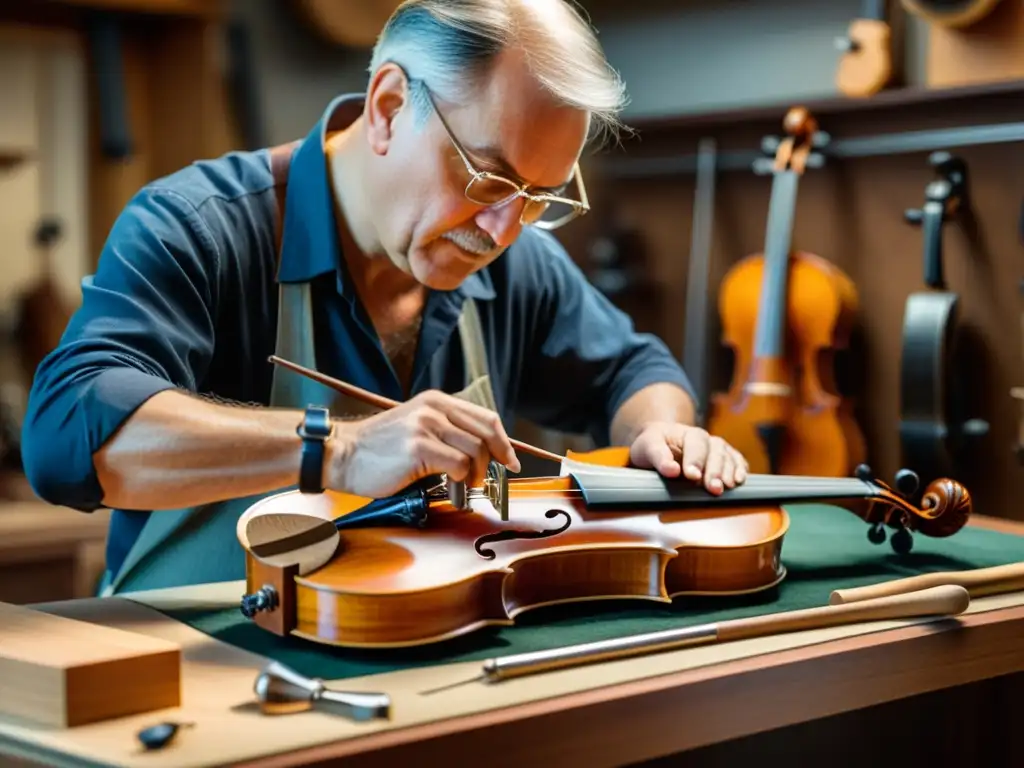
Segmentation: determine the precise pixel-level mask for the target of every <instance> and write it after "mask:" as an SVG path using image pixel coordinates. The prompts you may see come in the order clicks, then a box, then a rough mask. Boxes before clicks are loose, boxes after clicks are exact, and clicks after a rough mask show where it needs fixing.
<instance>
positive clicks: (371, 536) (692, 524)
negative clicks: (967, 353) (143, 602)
mask: <svg viewBox="0 0 1024 768" xmlns="http://www.w3.org/2000/svg"><path fill="white" fill-rule="evenodd" d="M281 363H282V364H285V365H286V366H287V367H289V368H291V369H292V370H295V371H296V372H299V373H301V374H303V375H309V376H312V377H314V378H316V380H317V381H320V382H322V383H325V384H327V385H328V386H333V387H335V388H337V389H339V390H341V391H345V392H347V393H348V394H351V395H353V396H356V397H361V396H364V395H366V394H367V393H365V392H363V391H362V390H359V389H358V388H355V387H352V386H351V385H348V384H345V383H344V382H340V381H338V380H336V379H332V378H330V377H327V376H325V375H323V374H320V373H318V372H315V371H311V370H310V369H305V368H303V367H301V366H298V365H295V364H293V363H288V362H287V361H281ZM370 397H372V398H373V400H372V402H374V404H376V405H380V406H382V407H388V406H389V405H390V406H392V407H393V406H394V405H395V403H394V402H393V401H386V400H385V399H384V398H380V397H379V396H376V395H370ZM516 447H517V448H518V449H519V450H523V449H524V448H525V449H527V450H529V451H539V450H540V449H534V448H532V447H531V446H528V445H524V444H521V443H516ZM541 453H544V454H546V452H541ZM545 457H546V458H547V456H545ZM556 458H560V459H561V473H560V474H559V475H558V476H557V477H538V478H526V477H524V478H513V479H509V478H508V476H507V474H506V473H505V470H504V467H502V466H501V465H499V464H496V463H494V462H492V463H491V465H490V470H489V472H488V477H487V479H486V481H485V482H484V483H483V484H482V485H481V486H480V487H466V485H465V484H464V483H453V482H450V481H448V480H447V479H446V478H444V477H439V478H428V479H427V480H425V481H424V482H422V483H417V484H415V485H414V486H413V487H411V488H409V489H407V490H406V491H404V492H402V493H400V494H398V495H396V496H394V497H391V498H386V499H366V498H361V497H357V496H352V495H349V494H345V493H338V492H334V491H325V492H324V493H317V494H303V493H301V492H299V491H286V492H283V493H280V494H277V495H275V496H271V497H268V498H265V499H262V500H260V501H258V502H256V503H255V504H253V505H252V506H251V507H250V508H249V509H248V510H246V512H244V513H243V514H242V516H241V517H240V518H239V520H238V524H237V528H236V535H237V538H238V541H239V543H240V544H241V545H242V547H243V548H244V550H245V554H246V590H247V592H246V594H245V595H244V596H242V598H241V602H240V610H241V611H242V613H243V614H244V615H245V616H247V617H248V618H250V619H252V620H253V621H254V622H255V623H256V624H257V625H258V626H260V627H262V628H264V629H266V630H267V631H269V632H272V633H274V634H277V635H281V636H288V635H290V636H295V637H300V638H304V639H307V640H311V641H314V642H318V643H325V644H330V645H338V646H346V647H364V648H371V647H375V648H385V647H403V646H416V645H425V644H429V643H434V642H439V641H442V640H445V639H448V638H452V637H457V636H460V635H464V634H467V633H470V632H474V631H477V630H479V629H482V628H484V627H486V626H488V625H510V624H513V623H514V621H515V618H516V616H518V615H520V614H521V613H523V612H524V611H527V610H529V609H531V608H535V607H539V606H544V605H553V604H559V603H568V602H573V601H579V600H600V599H608V600H611V599H616V600H619V599H636V600H647V601H655V602H662V603H667V602H669V601H671V600H672V598H673V597H675V596H677V595H684V594H702V595H736V594H744V593H750V592H757V591H760V590H765V589H769V588H771V587H773V586H774V585H776V584H778V583H779V582H781V581H782V580H783V579H784V578H785V577H786V567H785V565H784V563H783V561H782V557H781V552H782V544H783V540H784V538H785V535H786V532H787V530H788V528H789V524H790V518H789V513H788V512H787V511H786V509H785V508H784V505H787V504H796V503H800V502H814V501H816V502H823V503H827V504H830V505H834V506H835V507H836V508H837V509H839V508H845V509H847V510H849V511H851V512H853V513H854V514H856V515H858V516H859V517H861V518H862V519H863V520H864V521H865V522H866V523H867V524H868V526H869V527H868V539H869V541H870V542H872V543H874V544H880V543H882V542H883V541H885V539H886V530H885V529H886V528H887V527H888V528H890V529H892V531H893V533H892V536H891V537H890V543H891V546H892V548H893V549H894V550H895V551H896V552H897V553H898V554H902V553H906V552H908V551H909V550H910V548H911V546H912V543H913V539H912V533H911V531H917V532H920V533H921V534H923V535H925V536H950V535H953V534H955V533H956V532H957V531H958V530H960V529H961V528H962V526H963V525H964V524H965V523H966V522H967V519H968V517H969V515H970V513H971V497H970V494H969V493H968V492H967V489H965V488H964V487H963V486H962V485H960V484H959V483H957V482H955V481H953V480H946V479H943V480H940V481H936V482H933V483H931V484H930V485H929V486H928V487H927V488H925V490H924V493H923V495H922V496H921V498H920V499H919V500H918V501H914V500H913V497H914V495H915V494H916V493H917V479H916V478H915V477H914V475H913V473H912V472H907V471H902V472H900V473H898V474H897V477H896V482H895V484H894V487H889V486H888V485H886V484H885V483H883V482H881V481H879V480H878V479H876V478H874V477H872V475H871V471H870V469H868V468H867V467H861V468H860V469H859V471H858V472H857V475H856V476H855V477H844V478H821V477H806V476H804V477H792V476H777V475H758V474H755V475H751V476H749V477H748V479H747V481H746V482H745V483H744V484H743V485H741V486H738V487H736V488H733V489H729V490H727V491H725V492H724V493H722V494H720V495H718V496H713V495H711V494H709V493H708V492H707V491H706V490H704V489H703V488H702V487H700V486H699V485H696V484H695V483H693V482H691V481H688V480H686V479H667V478H664V477H662V476H661V475H660V474H659V473H657V472H655V471H653V470H645V469H637V468H634V467H630V466H629V449H628V448H620V447H612V448H604V449H598V450H594V451H588V452H585V453H578V454H577V453H573V452H571V451H570V452H568V454H567V455H566V456H565V457H556Z"/></svg>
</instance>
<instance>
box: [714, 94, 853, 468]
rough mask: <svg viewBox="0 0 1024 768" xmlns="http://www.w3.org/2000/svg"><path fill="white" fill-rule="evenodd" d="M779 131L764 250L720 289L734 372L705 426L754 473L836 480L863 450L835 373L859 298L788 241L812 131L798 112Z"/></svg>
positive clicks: (843, 279)
mask: <svg viewBox="0 0 1024 768" xmlns="http://www.w3.org/2000/svg"><path fill="white" fill-rule="evenodd" d="M785 128H786V131H787V132H788V133H789V136H787V137H786V138H785V139H783V140H782V141H781V142H780V144H779V147H778V150H777V152H776V155H775V160H774V164H773V174H774V175H773V180H772V193H771V202H770V203H769V207H768V225H767V231H766V234H765V246H764V250H763V252H762V253H758V254H754V255H752V256H748V257H747V258H745V259H743V260H742V261H740V262H739V263H738V264H736V265H735V266H734V267H733V268H732V269H731V270H730V271H729V273H728V274H727V275H726V277H725V279H724V280H723V281H722V286H721V288H720V291H719V312H720V315H721V325H722V337H723V338H722V343H723V345H724V346H726V347H727V348H729V349H730V350H731V351H732V353H733V359H734V369H733V376H732V381H731V383H730V386H729V390H728V391H727V392H726V393H724V394H716V395H713V396H712V398H711V407H710V409H709V415H708V420H707V430H708V432H710V433H711V434H713V435H716V436H719V437H722V438H723V439H725V440H726V441H728V442H729V443H730V444H731V445H733V446H734V447H735V448H736V449H737V450H738V451H739V452H740V453H742V454H743V456H744V457H745V458H746V459H747V461H748V462H749V464H750V471H751V472H755V473H759V474H760V473H768V474H783V475H815V476H819V477H842V476H844V475H849V474H850V473H852V472H853V470H854V468H855V467H856V466H858V465H859V464H861V463H862V462H863V461H864V459H865V457H866V453H867V448H866V445H865V440H864V436H863V433H862V432H861V430H860V427H859V425H858V424H857V422H856V420H855V418H854V414H853V405H852V403H851V402H849V401H848V400H844V398H842V397H841V396H840V394H839V392H838V389H837V387H836V383H835V380H834V379H835V377H834V374H833V360H834V355H835V352H836V351H837V350H839V349H841V348H843V347H846V346H847V345H848V343H849V337H850V332H851V330H852V328H853V324H854V321H855V318H856V315H857V311H858V296H857V291H856V288H855V287H854V284H853V282H852V281H851V280H850V278H849V277H847V276H846V275H845V274H844V273H843V272H842V271H841V270H840V269H839V268H838V267H837V266H835V265H834V264H831V263H829V262H828V261H826V260H825V259H823V258H821V257H820V256H817V255H815V254H812V253H807V252H804V251H799V250H795V249H793V248H792V247H791V240H792V222H793V218H794V215H795V212H796V200H797V191H798V187H799V182H800V178H801V177H802V175H803V173H804V170H805V168H806V166H807V165H808V162H809V160H810V159H811V158H812V154H811V146H812V143H813V140H814V136H815V135H816V132H817V131H816V123H815V121H814V119H813V118H812V117H811V116H810V115H809V114H808V113H807V111H806V110H805V109H802V108H797V109H792V110H790V112H789V113H787V115H786V120H785Z"/></svg>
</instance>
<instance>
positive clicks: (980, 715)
mask: <svg viewBox="0 0 1024 768" xmlns="http://www.w3.org/2000/svg"><path fill="white" fill-rule="evenodd" d="M972 525H973V526H974V527H978V526H981V527H990V528H997V529H999V530H1002V531H1005V532H1008V533H1014V534H1018V535H1020V534H1024V524H1018V523H1008V522H1004V521H997V520H992V519H987V520H986V519H983V518H977V519H975V520H974V522H973V523H972ZM1022 541H1024V540H1022ZM243 590H244V587H243V585H242V584H241V583H228V584H213V585H202V586H198V587H187V588H179V589H172V590H160V591H154V592H148V593H135V594H132V595H129V596H127V597H124V596H122V597H116V598H106V599H89V600H75V601H66V602H60V603H51V604H48V605H44V606H38V607H39V608H40V609H41V610H45V611H47V612H51V613H55V614H60V615H64V616H69V617H75V618H79V619H84V620H86V621H91V622H95V623H101V624H107V625H112V626H118V627H123V628H127V629H131V630H133V631H136V632H142V633H144V634H147V635H152V636H157V637H162V638H167V639H171V640H174V641H177V642H179V643H180V644H181V645H182V646H183V648H184V662H183V681H184V685H183V705H182V707H181V708H180V710H175V711H163V712H154V713H150V714H147V715H141V716H133V717H127V718H123V719H120V720H115V721H109V722H105V723H99V724H96V725H90V726H84V727H79V728H75V729H72V730H69V731H46V730H43V729H39V728H33V727H31V726H28V725H26V724H16V723H13V722H10V721H3V720H0V755H2V754H6V755H9V756H16V757H18V758H20V759H24V760H28V759H31V760H35V761H38V762H40V763H44V764H47V765H76V766H77V765H111V766H150V767H152V768H160V767H161V766H168V767H170V766H173V767H174V768H188V767H189V766H210V765H228V764H230V765H248V766H261V767H263V768H269V767H270V766H293V765H321V764H325V763H327V762H328V761H330V760H333V759H337V758H346V759H345V760H344V761H343V763H342V764H344V765H358V766H378V765H413V764H415V765H469V764H476V763H479V762H484V763H486V764H487V765H488V766H489V767H493V766H520V767H522V766H534V765H536V766H546V765H558V766H560V767H563V766H575V765H586V766H592V767H593V768H597V767H598V766H613V765H615V766H618V765H629V764H635V763H639V762H642V761H650V760H654V759H656V758H660V757H663V756H666V755H673V754H677V753H680V752H684V751H687V750H696V751H693V752H691V753H690V755H689V756H688V757H689V758H690V759H688V760H687V761H686V762H685V763H681V762H673V763H671V764H672V765H679V764H685V765H701V766H704V765H708V766H710V765H733V764H735V761H737V760H739V759H747V758H753V757H756V756H757V755H766V756H770V757H772V758H776V759H779V760H786V761H787V764H789V765H821V764H824V763H823V762H822V761H823V760H827V761H828V765H829V766H830V768H836V767H838V766H845V765H856V764H860V765H863V764H864V762H863V761H864V760H865V759H877V758H878V757H879V756H881V755H886V756H888V757H889V758H893V759H894V760H895V759H901V758H902V759H909V760H911V762H910V763H905V764H915V765H923V764H928V765H932V766H935V765H943V764H952V763H951V762H950V761H952V760H954V758H955V759H956V760H957V761H958V762H957V763H956V764H958V765H986V766H987V767H988V766H999V765H1017V764H1020V761H1021V757H1022V753H1021V752H1020V749H1021V748H1020V746H1019V741H1017V742H1015V741H1013V740H1011V739H1010V738H1009V737H1010V734H1011V732H1012V728H1013V726H1015V725H1016V720H1019V716H1020V714H1022V708H1024V705H1022V703H1021V702H1022V700H1024V697H1022V696H1020V695H1019V694H1020V692H1022V691H1024V686H1022V685H1021V682H1020V678H1021V675H1020V674H1019V673H1020V672H1021V671H1022V670H1024V642H1022V638H1024V593H1012V594H1007V595H997V596H991V597H986V598H978V599H975V600H974V601H972V604H971V607H970V609H969V611H968V613H966V614H964V615H962V616H960V617H958V618H957V619H955V620H954V619H947V620H935V621H932V620H907V621H885V622H874V623H872V624H869V625H867V624H866V625H859V626H853V627H843V628H833V629H827V630H817V631H805V632H798V633H793V634H789V635H784V636H776V637H769V638H762V639H756V640H747V641H740V642H733V643H729V644H722V645H718V646H706V647H698V648H690V649H685V650H679V651H673V652H667V653H661V654H657V655H651V656H646V657H642V658H638V659H631V660H621V661H616V662H610V663H605V664H601V665H597V666H591V667H582V668H577V669H570V670H563V671H559V672H553V673H548V674H544V675H537V676H532V677H527V678H523V679H520V680H513V681H507V682H504V683H500V684H495V685H484V684H481V683H470V684H466V685H462V686H457V687H454V688H451V689H449V690H446V691H443V692H441V693H435V694H433V695H423V693H422V692H423V691H425V690H428V689H433V688H437V687H439V686H443V685H445V684H448V683H452V682H457V681H461V680H467V679H469V678H472V677H473V676H475V675H476V674H477V672H478V671H479V669H480V663H479V662H455V663H445V664H436V665H427V666H420V667H418V668H413V669H401V670H397V671H389V672H386V673H382V674H373V675H365V676H361V677H349V678H347V679H345V680H343V681H339V682H337V683H335V685H338V686H341V687H343V688H345V689H348V690H362V691H382V692H386V693H388V694H389V695H390V696H391V699H392V702H393V715H392V718H391V720H390V721H374V722H370V723H354V722H350V721H348V720H345V719H341V718H338V717H332V716H329V715H326V714H323V713H308V712H307V713H302V714H297V715H288V716H278V717H273V716H265V715H261V714H260V713H259V711H258V709H257V708H256V706H255V703H254V698H253V682H254V679H255V677H256V675H257V674H258V672H259V670H260V669H261V668H262V666H263V665H264V664H265V663H266V662H267V661H268V658H267V657H266V656H262V655H260V654H256V653H252V652H250V651H246V650H242V649H241V648H239V647H237V646H236V645H233V644H229V642H227V640H229V637H227V636H226V635H224V634H223V633H222V634H221V639H217V638H214V637H213V636H211V635H210V634H205V633H203V632H200V631H197V630H196V629H194V628H193V627H191V626H188V625H186V624H184V623H182V622H179V621H175V620H173V619H171V618H169V617H168V615H167V612H168V611H173V610H175V609H176V608H177V609H180V608H181V607H183V606H188V607H190V608H192V609H195V610H197V611H199V610H202V609H210V610H216V609H222V608H224V607H225V606H233V605H237V603H238V598H239V596H240V595H241V594H242V592H243ZM1011 694H1012V695H1011ZM997 696H1003V697H1005V698H1002V699H1000V700H998V701H995V700H994V699H993V697H997ZM993 701H995V703H994V704H993V703H992V702H993ZM993 713H994V714H993ZM163 720H179V721H189V722H192V723H194V724H195V725H194V727H193V728H190V729H188V730H185V731H182V732H181V734H180V735H179V737H178V739H177V740H176V741H175V742H174V743H173V744H172V745H171V746H169V747H168V748H166V749H165V750H163V751H162V752H158V753H150V754H143V753H141V750H140V749H139V747H138V744H137V742H136V740H135V734H136V732H137V731H138V730H139V729H140V728H143V727H145V726H147V725H152V724H154V723H157V722H160V721H163ZM758 734H760V735H758ZM736 740H739V741H736ZM766 745H767V746H766ZM1015 749H1016V750H1017V753H1016V755H1014V754H1013V751H1014V750H1015ZM986 750H989V751H986ZM991 750H998V751H1002V752H1006V751H1007V750H1009V753H1008V754H1007V756H1006V757H1005V760H1006V762H1003V759H1004V758H1002V757H997V756H995V752H993V751H991ZM744 755H745V756H744ZM798 755H802V759H800V758H798V757H797V756H798ZM1014 761H1016V762H1014ZM894 764H895V763H894Z"/></svg>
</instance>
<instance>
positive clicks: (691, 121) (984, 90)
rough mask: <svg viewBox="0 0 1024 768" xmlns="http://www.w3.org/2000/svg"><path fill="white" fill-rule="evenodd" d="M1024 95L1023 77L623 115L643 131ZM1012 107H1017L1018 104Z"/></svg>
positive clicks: (1010, 99) (1008, 101)
mask: <svg viewBox="0 0 1024 768" xmlns="http://www.w3.org/2000/svg"><path fill="white" fill-rule="evenodd" d="M1021 96H1024V80H1006V81H1001V82H996V83H986V84H985V85H969V86H962V87H957V88H920V87H908V88H894V89H892V90H889V91H882V92H881V93H878V94H876V95H875V96H872V97H870V98H866V99H852V98H846V97H834V98H826V99H811V100H807V101H800V100H794V101H790V102H785V103H776V104H764V105H759V106H755V107H739V108H736V109H723V110H712V111H709V112H695V113H692V114H680V115H665V116H644V115H638V116H637V117H628V116H627V117H625V118H624V120H625V122H626V123H627V125H629V126H630V127H631V128H634V129H637V130H639V131H641V132H642V133H661V132H671V131H676V130H688V129H691V128H692V129H696V128H703V129H705V130H706V129H708V128H713V127H715V126H728V125H732V124H737V123H758V122H765V121H769V122H781V120H782V117H783V116H784V115H785V114H786V111H787V110H789V109H790V108H791V107H794V106H798V105H799V106H804V107H807V109H809V110H810V111H811V113H812V114H814V115H816V116H819V117H820V116H835V115H840V114H843V113H864V112H871V111H885V112H890V113H895V112H907V111H908V110H913V109H914V108H916V107H921V106H931V105H934V106H941V105H943V104H949V105H950V106H951V107H952V106H954V105H957V107H956V108H957V109H958V110H959V109H961V108H962V105H960V104H959V103H961V102H967V101H970V102H980V101H985V102H990V103H992V104H995V103H998V102H1004V103H1006V104H1007V105H1010V104H1011V103H1013V102H1014V101H1015V100H1016V99H1019V98H1020V97H1021ZM1015 107H1017V108H1019V104H1016V105H1015Z"/></svg>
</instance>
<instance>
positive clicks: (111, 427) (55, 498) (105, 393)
mask: <svg viewBox="0 0 1024 768" xmlns="http://www.w3.org/2000/svg"><path fill="white" fill-rule="evenodd" d="M216 257H217V253H216V247H215V245H214V243H213V239H212V236H211V235H210V233H209V230H208V229H207V228H206V226H205V224H204V223H203V221H202V220H201V219H200V217H199V215H198V213H197V212H196V210H195V208H193V207H192V205H191V204H190V203H189V202H188V201H187V200H186V199H185V198H184V197H182V196H181V195H179V194H177V193H174V192H171V191H167V190H160V189H154V188H150V189H145V190H143V191H142V192H140V193H139V194H138V195H136V197H135V198H133V199H132V201H131V202H130V203H129V204H128V205H127V206H126V208H125V210H124V211H123V212H122V213H121V215H120V216H119V217H118V219H117V221H116V222H115V224H114V226H113V228H112V229H111V232H110V235H109V237H108V239H107V242H106V244H105V246H104V248H103V252H102V253H101V255H100V259H99V263H98V266H97V270H96V274H95V275H93V277H92V279H91V280H87V281H85V282H84V283H83V286H82V303H81V306H80V307H79V309H78V310H77V311H76V312H75V314H74V315H73V317H72V319H71V321H70V323H69V324H68V327H67V329H66V331H65V333H64V335H63V337H62V339H61V341H60V344H59V345H58V347H57V348H56V349H54V350H53V351H52V352H51V353H50V354H49V355H47V357H46V358H45V359H44V360H43V361H42V363H41V364H40V366H39V368H38V370H37V371H36V374H35V378H34V380H33V384H32V388H31V391H30V393H29V400H28V408H27V412H26V414H25V420H24V426H23V430H22V461H23V464H24V468H25V474H26V476H27V478H28V481H29V483H30V484H31V486H32V489H33V490H34V491H35V493H36V494H37V495H38V496H40V497H41V498H42V499H44V500H46V501H49V502H51V503H53V504H60V505H64V506H68V507H72V508H75V509H79V510H82V511H92V510H94V509H97V508H99V507H101V506H102V500H103V489H102V488H101V487H100V483H99V480H98V478H97V475H96V471H95V468H94V465H93V454H94V453H95V452H96V451H97V450H98V449H99V448H101V447H102V446H103V445H104V444H105V443H106V442H107V440H108V439H109V438H110V437H111V436H112V435H113V434H114V433H115V432H116V431H117V430H118V429H119V428H120V427H121V425H122V424H123V423H124V422H125V420H126V419H127V418H128V417H129V416H131V415H132V413H134V412H135V410H136V409H137V408H138V407H139V406H140V405H142V404H143V403H144V402H145V401H146V400H148V399H149V398H150V397H152V396H153V395H155V394H156V393H158V392H161V391H163V390H166V389H171V388H182V389H195V386H196V381H197V380H198V379H201V377H202V375H203V371H204V370H205V367H206V366H207V365H208V363H209V360H210V357H211V355H212V351H213V341H214V323H213V316H214V313H213V306H214V304H215V301H216V296H215V291H216V278H215V274H216Z"/></svg>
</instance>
